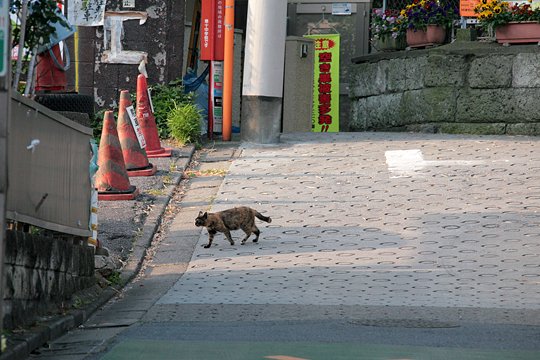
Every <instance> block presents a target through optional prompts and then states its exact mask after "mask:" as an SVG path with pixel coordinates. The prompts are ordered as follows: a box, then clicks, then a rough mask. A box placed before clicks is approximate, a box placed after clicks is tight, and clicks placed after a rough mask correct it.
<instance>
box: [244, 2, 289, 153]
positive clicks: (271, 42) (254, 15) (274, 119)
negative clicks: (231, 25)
mask: <svg viewBox="0 0 540 360" xmlns="http://www.w3.org/2000/svg"><path fill="white" fill-rule="evenodd" d="M286 35H287V0H250V1H249V3H248V19H247V29H246V47H245V61H244V64H245V65H244V82H243V87H242V140H244V141H247V142H254V143H259V144H272V143H277V142H279V134H280V132H281V112H282V111H281V110H282V103H283V74H284V69H285V38H286Z"/></svg>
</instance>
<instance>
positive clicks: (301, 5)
mask: <svg viewBox="0 0 540 360" xmlns="http://www.w3.org/2000/svg"><path fill="white" fill-rule="evenodd" d="M288 3H289V4H288V14H287V35H289V36H303V35H305V34H307V33H308V30H309V29H310V28H312V27H314V26H315V25H317V24H318V23H319V22H320V21H322V19H323V9H322V7H323V6H324V9H325V10H324V19H325V20H327V21H328V23H329V25H330V26H332V27H333V28H334V29H333V30H331V32H334V31H337V32H339V33H340V35H341V39H340V79H339V87H340V89H339V94H340V99H339V113H340V119H339V128H340V131H347V129H348V127H349V117H348V116H347V115H348V114H349V112H350V101H349V91H350V90H349V88H350V84H349V79H350V74H349V71H350V64H351V59H352V58H354V57H357V56H362V55H367V54H368V51H369V14H370V9H371V3H370V2H369V1H367V0H355V1H349V2H347V3H350V4H352V5H353V13H352V14H351V15H332V3H338V1H322V0H311V1H310V0H307V1H299V0H288ZM342 3H343V2H342ZM317 26H321V27H324V26H325V25H324V24H322V25H321V24H320V25H317Z"/></svg>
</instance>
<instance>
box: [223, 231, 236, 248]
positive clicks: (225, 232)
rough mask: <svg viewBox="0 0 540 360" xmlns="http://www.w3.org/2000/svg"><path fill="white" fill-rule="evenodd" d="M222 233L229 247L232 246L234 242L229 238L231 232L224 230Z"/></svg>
mask: <svg viewBox="0 0 540 360" xmlns="http://www.w3.org/2000/svg"><path fill="white" fill-rule="evenodd" d="M223 233H224V234H225V237H226V238H227V240H229V242H230V243H231V245H234V240H233V239H232V237H231V232H230V231H229V230H228V229H225V230H224V231H223Z"/></svg>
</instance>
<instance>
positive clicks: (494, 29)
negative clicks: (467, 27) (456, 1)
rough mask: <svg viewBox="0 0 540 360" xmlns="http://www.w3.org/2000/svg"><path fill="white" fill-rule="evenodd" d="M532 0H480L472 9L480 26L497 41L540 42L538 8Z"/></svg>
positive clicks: (539, 14)
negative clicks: (527, 0)
mask: <svg viewBox="0 0 540 360" xmlns="http://www.w3.org/2000/svg"><path fill="white" fill-rule="evenodd" d="M531 3H532V1H530V0H529V2H527V3H519V4H517V3H513V4H510V3H508V2H506V1H500V0H480V2H479V3H478V4H477V5H476V6H475V8H474V11H475V13H477V14H478V21H479V24H480V26H481V27H482V28H483V29H484V30H486V32H487V33H488V35H489V36H491V37H493V35H495V38H496V39H497V42H499V43H508V44H513V43H528V42H535V43H538V42H540V8H538V7H533V6H532V4H531Z"/></svg>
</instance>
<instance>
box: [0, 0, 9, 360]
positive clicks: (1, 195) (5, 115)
mask: <svg viewBox="0 0 540 360" xmlns="http://www.w3.org/2000/svg"><path fill="white" fill-rule="evenodd" d="M9 24H10V18H9V0H0V333H1V332H2V324H3V319H4V314H3V302H4V248H5V239H6V199H7V187H8V180H7V179H8V176H7V171H8V166H7V160H8V157H7V151H8V147H7V140H8V139H7V138H8V121H9V116H10V105H11V95H10V76H9V75H10V73H11V71H10V61H9V59H10V57H9V56H8V54H10V53H11V51H10V50H11V47H10V46H9V38H10V37H9ZM2 342H3V341H0V343H2ZM1 352H3V349H1V347H0V353H1Z"/></svg>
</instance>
